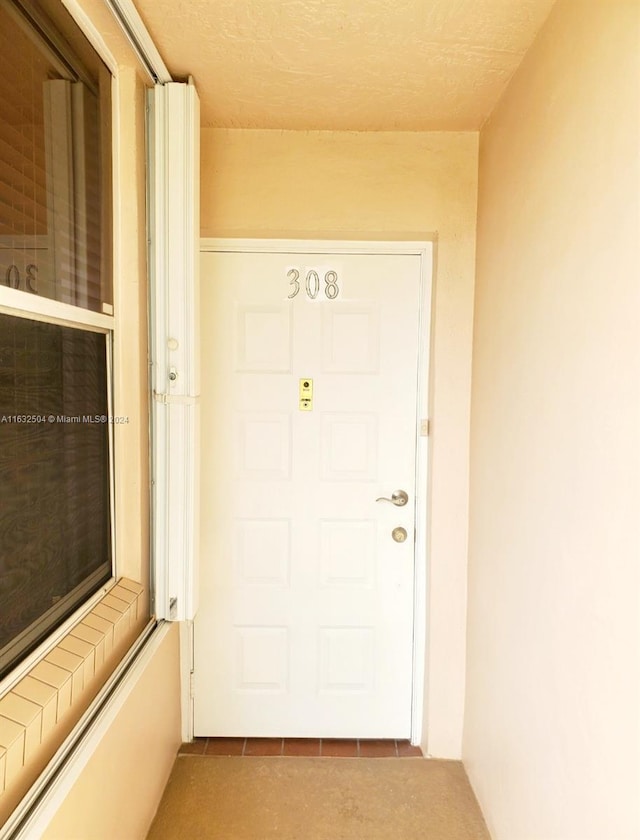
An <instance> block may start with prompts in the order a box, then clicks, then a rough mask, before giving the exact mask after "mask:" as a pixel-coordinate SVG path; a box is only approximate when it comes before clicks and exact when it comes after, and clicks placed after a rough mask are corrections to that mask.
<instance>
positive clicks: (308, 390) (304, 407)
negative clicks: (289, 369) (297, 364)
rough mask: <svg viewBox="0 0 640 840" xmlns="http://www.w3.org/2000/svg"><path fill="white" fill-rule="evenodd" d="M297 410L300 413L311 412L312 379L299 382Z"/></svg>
mask: <svg viewBox="0 0 640 840" xmlns="http://www.w3.org/2000/svg"><path fill="white" fill-rule="evenodd" d="M298 408H299V409H300V411H313V379H301V380H300V394H299V402H298Z"/></svg>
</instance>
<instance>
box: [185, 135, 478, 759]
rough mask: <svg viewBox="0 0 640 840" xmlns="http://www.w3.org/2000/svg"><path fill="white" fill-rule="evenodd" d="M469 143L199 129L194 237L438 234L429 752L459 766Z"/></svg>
mask: <svg viewBox="0 0 640 840" xmlns="http://www.w3.org/2000/svg"><path fill="white" fill-rule="evenodd" d="M477 141H478V136H477V134H476V133H432V134H429V133H393V132H391V133H378V134H376V133H354V132H337V133H335V132H309V133H306V132H279V131H240V130H238V131H234V130H216V129H204V130H203V132H202V161H201V178H202V181H201V183H202V193H201V212H202V234H203V236H223V235H231V236H243V235H256V236H267V237H269V236H274V237H276V236H283V235H285V236H286V235H293V234H297V235H300V236H305V237H309V238H331V237H336V238H343V239H348V238H354V239H356V238H358V237H361V238H380V239H385V238H386V239H391V238H394V237H397V236H401V237H405V238H406V237H409V238H414V239H423V240H424V239H426V238H432V237H434V236H436V237H437V267H436V273H435V289H436V294H435V326H434V353H433V360H432V361H433V374H434V376H433V384H434V393H433V439H432V445H433V450H432V493H431V501H430V506H431V507H430V512H431V533H430V546H429V551H430V589H429V609H430V621H429V627H428V639H429V650H428V666H429V671H430V678H429V683H428V690H427V694H426V708H425V716H426V724H427V726H426V727H425V729H426V731H427V732H428V735H429V741H428V749H429V751H430V752H431V753H432V754H433V755H437V756H446V757H452V758H458V757H459V756H460V748H461V727H462V709H463V699H464V658H465V642H464V627H465V608H466V600H465V599H466V552H467V529H466V521H467V494H468V485H467V475H468V429H469V427H468V423H469V388H470V359H471V323H472V307H473V272H474V249H475V221H476V179H477Z"/></svg>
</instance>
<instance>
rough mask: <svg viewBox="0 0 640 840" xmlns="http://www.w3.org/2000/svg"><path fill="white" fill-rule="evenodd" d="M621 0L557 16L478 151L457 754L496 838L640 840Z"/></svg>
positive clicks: (635, 305) (633, 412) (627, 4)
mask: <svg viewBox="0 0 640 840" xmlns="http://www.w3.org/2000/svg"><path fill="white" fill-rule="evenodd" d="M639 10H640V7H639V5H638V3H637V2H635V0H589V2H588V3H585V2H584V0H559V2H558V4H557V6H556V7H555V8H554V11H553V12H552V13H551V16H550V18H549V20H548V22H547V24H546V25H545V27H544V28H543V30H542V31H541V33H540V35H539V37H538V39H537V41H536V43H535V44H534V46H533V48H532V49H531V51H530V52H529V53H528V55H527V56H526V58H525V60H524V62H523V64H522V66H521V68H520V70H519V71H518V73H517V74H516V76H515V77H514V79H513V80H512V83H511V84H510V87H509V89H508V91H507V93H506V95H505V96H504V98H503V99H502V101H501V102H500V104H499V106H498V107H497V109H496V110H495V112H494V114H493V116H492V117H491V119H490V121H489V122H488V124H487V125H486V126H485V127H484V130H483V131H482V133H481V150H480V181H479V205H478V253H477V286H476V310H475V327H474V345H473V352H474V355H473V393H472V433H471V482H470V486H471V492H470V536H469V540H470V545H469V619H468V633H467V650H468V667H467V701H466V714H465V736H464V748H463V757H464V760H465V763H466V767H467V771H468V773H469V776H470V778H471V781H472V783H473V786H474V788H475V790H476V793H477V795H478V797H479V800H480V804H481V806H482V808H483V811H484V814H485V816H486V819H487V822H488V825H489V828H490V830H491V832H492V837H493V838H494V840H541V838H545V840H602V838H605V837H606V838H611V840H631V838H637V837H638V836H640V817H639V810H638V809H639V805H638V802H639V799H638V791H639V790H640V775H639V768H638V764H639V749H640V731H639V719H640V715H639V709H640V702H639V700H640V697H639V692H638V687H639V663H640V659H639V654H640V651H639V641H640V627H639V616H640V610H639V604H638V594H639V576H638V569H639V561H640V539H639V532H640V516H639V514H640V489H639V435H638V430H639V429H640V422H639V421H640V411H639V403H640V395H639V384H640V359H639V348H640V294H639V292H640V264H639V259H638V232H639V230H640V226H639V221H640V219H639V212H638V198H639V190H640V178H639V176H640V170H639V165H638V153H639V149H640V136H639V125H640V119H639V116H640V115H639V110H638V108H639V102H640V83H639V80H640V62H639V54H640V53H639V49H638V47H639V43H640V29H639V19H638V15H639Z"/></svg>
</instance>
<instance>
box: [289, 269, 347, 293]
mask: <svg viewBox="0 0 640 840" xmlns="http://www.w3.org/2000/svg"><path fill="white" fill-rule="evenodd" d="M287 277H288V278H289V285H290V286H291V293H290V294H289V295H287V297H288V298H289V300H290V299H291V298H294V297H295V296H296V295H297V294H298V292H299V291H300V286H301V284H300V272H299V271H298V269H297V268H292V269H290V270H289V271H287ZM323 279H324V294H325V296H326V297H328V298H329V300H335V299H336V298H337V297H338V295H339V294H340V288H339V286H338V275H337V273H336V272H335V271H327V272H326V273H325V275H324V278H323ZM321 286H322V283H321V281H320V275H319V274H318V272H317V271H314V269H311V271H307V276H306V277H305V278H304V287H305V291H306V293H307V297H308V298H309V299H310V300H315V299H316V298H317V297H318V295H319V294H320V288H321Z"/></svg>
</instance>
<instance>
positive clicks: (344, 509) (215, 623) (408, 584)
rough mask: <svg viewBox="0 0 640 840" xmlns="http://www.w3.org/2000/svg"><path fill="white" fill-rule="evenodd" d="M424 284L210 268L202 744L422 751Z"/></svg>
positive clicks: (374, 257) (284, 269)
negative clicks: (259, 742) (322, 742)
mask: <svg viewBox="0 0 640 840" xmlns="http://www.w3.org/2000/svg"><path fill="white" fill-rule="evenodd" d="M420 277H421V258H420V256H418V255H408V254H401V255H398V254H391V255H390V254H382V255H381V254H345V253H336V254H330V253H320V252H319V253H313V252H308V253H293V252H292V253H284V252H283V253H273V252H270V253H240V252H216V251H209V252H204V253H203V254H202V259H201V295H202V300H201V312H202V321H201V335H202V389H201V390H202V460H201V475H202V501H201V503H202V528H201V535H200V544H201V548H200V557H201V562H200V607H199V612H198V614H197V616H196V620H195V627H194V645H195V660H194V662H195V680H194V732H195V734H196V735H208V736H216V735H219V736H220V735H227V736H264V737H267V736H272V737H273V736H282V737H334V738H336V737H337V738H339V737H352V738H353V737H359V738H394V737H395V738H408V737H409V735H410V731H411V698H412V671H413V667H412V666H413V628H414V618H413V615H414V548H415V546H414V529H415V498H416V490H415V475H416V437H417V408H416V399H417V398H416V392H417V377H418V336H419V312H420ZM396 491H403V492H404V493H405V494H406V497H407V500H408V501H407V503H406V504H401V503H402V501H403V497H402V493H397V494H396V496H395V502H398V504H396V503H394V502H393V501H389V500H388V499H391V497H392V494H394V493H396ZM381 497H385V498H386V499H387V500H385V498H381ZM405 535H406V538H404V539H403V537H405Z"/></svg>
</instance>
